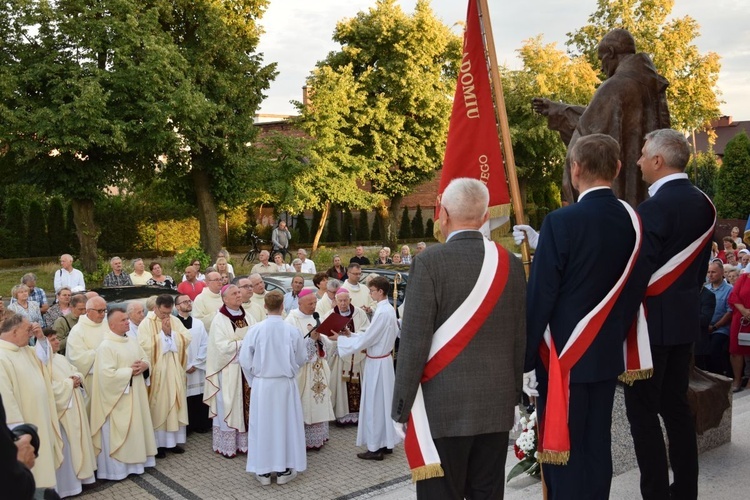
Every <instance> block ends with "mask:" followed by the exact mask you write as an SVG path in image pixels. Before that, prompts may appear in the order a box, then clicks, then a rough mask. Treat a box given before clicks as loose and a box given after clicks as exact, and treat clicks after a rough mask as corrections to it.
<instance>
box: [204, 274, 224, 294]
mask: <svg viewBox="0 0 750 500" xmlns="http://www.w3.org/2000/svg"><path fill="white" fill-rule="evenodd" d="M206 286H208V289H209V290H211V292H212V293H219V292H221V287H222V283H221V274H219V273H217V272H216V271H212V272H210V273H208V274H207V275H206Z"/></svg>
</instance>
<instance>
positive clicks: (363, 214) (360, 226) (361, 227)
mask: <svg viewBox="0 0 750 500" xmlns="http://www.w3.org/2000/svg"><path fill="white" fill-rule="evenodd" d="M356 238H357V241H360V242H362V241H367V240H369V239H370V223H369V222H368V221H367V210H360V211H359V220H358V221H357V236H356Z"/></svg>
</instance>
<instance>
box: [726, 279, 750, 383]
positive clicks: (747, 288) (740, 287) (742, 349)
mask: <svg viewBox="0 0 750 500" xmlns="http://www.w3.org/2000/svg"><path fill="white" fill-rule="evenodd" d="M729 305H730V306H731V307H732V310H733V311H734V312H733V313H732V326H730V327H729V359H730V361H731V362H732V372H733V374H734V383H733V385H732V387H733V389H734V392H739V391H741V390H742V386H741V384H742V363H743V361H744V359H743V358H744V357H745V356H750V346H741V345H739V342H738V338H739V333H740V326H741V322H742V321H743V320H744V321H745V322H748V323H750V278H748V274H747V273H743V274H741V275H740V278H739V279H738V280H737V282H736V283H735V284H734V288H732V292H731V293H730V294H729ZM742 330H743V331H747V332H750V324H748V325H747V326H744V325H742ZM748 386H750V383H748V384H747V385H746V386H745V387H746V388H748Z"/></svg>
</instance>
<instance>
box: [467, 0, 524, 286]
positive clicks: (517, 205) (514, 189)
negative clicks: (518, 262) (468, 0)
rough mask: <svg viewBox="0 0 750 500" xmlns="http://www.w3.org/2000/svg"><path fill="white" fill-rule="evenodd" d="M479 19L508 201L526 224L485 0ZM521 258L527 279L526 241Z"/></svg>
mask: <svg viewBox="0 0 750 500" xmlns="http://www.w3.org/2000/svg"><path fill="white" fill-rule="evenodd" d="M477 2H478V7H479V17H480V19H481V20H482V28H483V30H484V37H485V49H486V50H487V55H488V56H489V66H490V78H491V80H492V93H493V95H494V98H495V117H496V118H497V123H498V126H499V127H500V136H501V143H502V146H503V157H504V159H505V170H506V172H507V177H508V183H509V185H510V186H509V187H510V201H511V203H512V204H513V212H514V213H515V215H516V224H526V217H525V215H524V211H523V203H522V201H521V188H520V187H519V186H518V174H517V173H516V161H515V158H514V156H513V145H512V143H511V140H510V127H509V126H508V112H507V111H506V109H505V97H504V95H503V84H502V82H501V81H500V71H499V70H498V65H497V54H496V53H495V39H494V38H493V36H492V26H491V24H490V10H489V7H488V6H487V0H477ZM521 257H522V260H523V267H524V269H525V270H526V276H527V277H528V275H529V271H530V269H531V251H530V250H529V242H528V239H524V240H523V242H522V243H521Z"/></svg>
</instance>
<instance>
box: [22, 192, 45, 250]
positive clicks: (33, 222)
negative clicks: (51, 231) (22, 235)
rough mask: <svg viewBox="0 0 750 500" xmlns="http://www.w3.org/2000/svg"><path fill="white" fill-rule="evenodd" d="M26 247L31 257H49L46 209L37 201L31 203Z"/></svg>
mask: <svg viewBox="0 0 750 500" xmlns="http://www.w3.org/2000/svg"><path fill="white" fill-rule="evenodd" d="M26 228H27V232H26V245H27V248H28V255H29V256H31V257H46V256H48V255H49V253H50V252H49V239H48V238H47V221H46V220H45V218H44V208H42V204H41V203H39V201H37V200H32V201H31V203H29V219H28V224H26Z"/></svg>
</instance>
